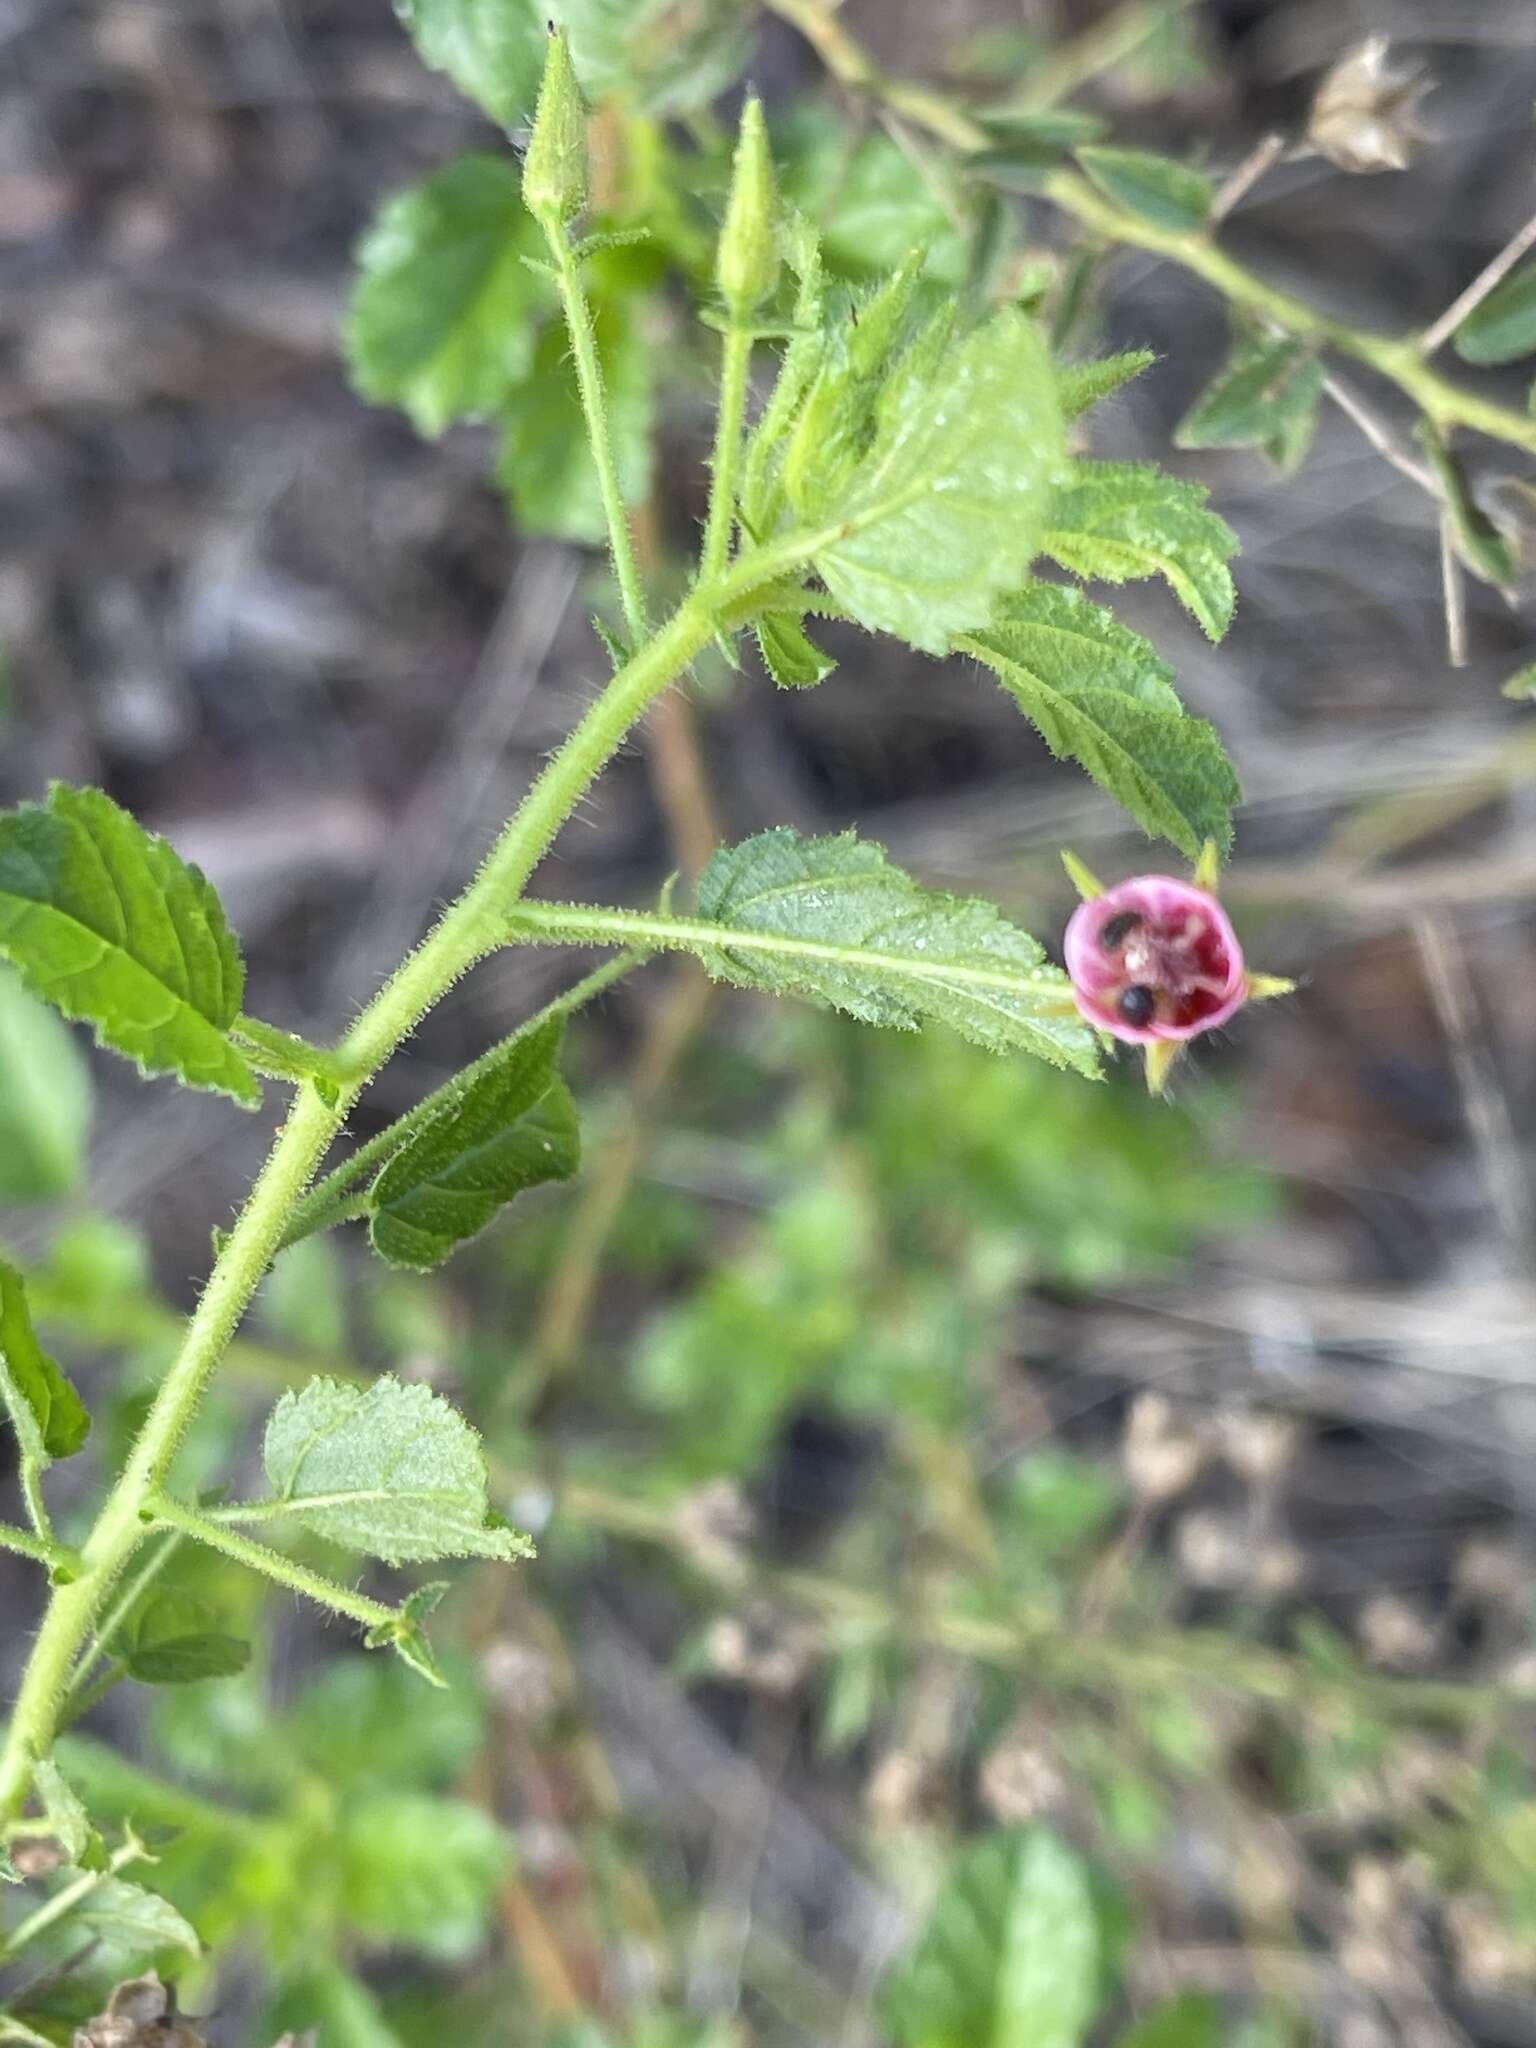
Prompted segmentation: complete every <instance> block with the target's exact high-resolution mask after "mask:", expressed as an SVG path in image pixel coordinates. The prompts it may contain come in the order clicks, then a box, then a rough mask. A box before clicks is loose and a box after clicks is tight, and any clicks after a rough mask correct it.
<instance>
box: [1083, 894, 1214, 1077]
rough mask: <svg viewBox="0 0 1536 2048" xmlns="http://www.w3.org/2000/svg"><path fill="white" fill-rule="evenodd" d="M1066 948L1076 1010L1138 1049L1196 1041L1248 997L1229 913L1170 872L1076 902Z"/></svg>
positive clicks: (1091, 1022)
mask: <svg viewBox="0 0 1536 2048" xmlns="http://www.w3.org/2000/svg"><path fill="white" fill-rule="evenodd" d="M1063 949H1064V951H1065V954H1066V962H1067V973H1068V974H1069V975H1070V976H1071V978H1072V993H1073V995H1074V996H1075V997H1076V999H1077V1006H1078V1008H1079V1009H1080V1010H1081V1011H1082V1013H1083V1015H1084V1016H1085V1017H1086V1018H1087V1019H1088V1021H1089V1023H1090V1024H1095V1025H1097V1026H1098V1027H1099V1028H1100V1029H1101V1030H1104V1031H1108V1032H1110V1033H1112V1034H1113V1036H1114V1037H1116V1038H1121V1039H1124V1040H1125V1041H1126V1042H1127V1043H1128V1044H1131V1045H1153V1044H1156V1043H1159V1042H1161V1043H1170V1042H1177V1041H1179V1040H1182V1039H1186V1038H1194V1037H1195V1036H1197V1034H1198V1033H1200V1032H1202V1031H1210V1030H1212V1029H1213V1028H1214V1027H1215V1026H1216V1025H1218V1024H1224V1023H1225V1022H1226V1021H1227V1019H1228V1018H1229V1017H1230V1016H1231V1015H1232V1014H1233V1012H1234V1011H1235V1010H1237V1009H1239V1008H1240V1007H1241V1005H1242V1004H1243V1002H1244V1001H1245V1000H1246V998H1247V994H1248V983H1247V977H1246V975H1245V973H1244V968H1243V949H1242V947H1241V946H1240V945H1239V944H1238V942H1237V934H1236V932H1234V931H1233V929H1232V923H1231V920H1230V919H1229V918H1228V916H1227V913H1226V912H1225V911H1224V910H1223V909H1222V907H1221V905H1220V903H1219V902H1218V901H1217V900H1216V898H1215V897H1214V896H1213V895H1212V894H1211V892H1210V890H1209V889H1203V888H1200V887H1199V886H1198V885H1197V884H1196V883H1194V882H1181V881H1179V880H1178V879H1177V878H1176V877H1175V876H1173V875H1133V876H1132V877H1131V879H1130V880H1129V881H1126V882H1119V883H1117V884H1116V885H1115V887H1114V888H1113V889H1106V890H1105V891H1104V893H1103V894H1102V895H1101V896H1095V897H1093V898H1091V899H1090V901H1088V902H1087V903H1082V904H1079V906H1078V908H1077V909H1076V910H1075V911H1074V912H1073V913H1072V919H1071V922H1070V923H1069V924H1068V926H1067V930H1066V937H1065V939H1064V941H1063Z"/></svg>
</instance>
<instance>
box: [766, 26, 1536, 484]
mask: <svg viewBox="0 0 1536 2048" xmlns="http://www.w3.org/2000/svg"><path fill="white" fill-rule="evenodd" d="M767 4H768V6H769V7H770V8H771V9H772V10H773V12H774V13H775V14H778V15H781V16H782V17H783V18H784V19H785V20H786V21H789V22H792V23H793V24H794V25H795V27H796V28H798V29H799V30H800V32H801V34H802V35H804V36H805V38H806V40H807V41H808V42H809V43H810V44H811V45H812V47H813V48H814V49H815V51H816V53H817V55H818V56H819V57H820V58H821V60H822V62H823V63H824V64H825V65H826V67H827V69H828V70H829V71H830V72H831V73H832V75H833V77H834V78H836V79H838V80H839V81H840V83H842V84H843V85H845V86H848V87H850V88H851V89H853V90H855V91H863V92H868V93H872V94H873V95H874V96H875V97H876V98H878V99H880V100H882V101H884V103H885V104H886V105H887V106H889V107H893V108H895V109H896V110H897V111H898V112H900V113H902V114H904V115H905V116H906V118H907V119H908V120H909V121H912V122H914V123H916V124H917V125H918V126H919V127H921V128H925V129H926V130H927V131H928V133H929V134H930V135H934V136H937V137H938V139H939V140H940V141H941V142H947V143H949V144H950V145H951V146H952V147H953V148H955V149H959V150H963V151H970V150H976V149H984V148H986V147H987V146H988V144H989V143H990V142H991V140H992V137H991V136H990V135H989V134H988V132H987V130H986V129H985V128H984V127H983V126H982V124H981V123H980V122H979V121H977V120H976V119H975V118H974V117H973V116H972V115H971V114H970V113H969V112H968V111H967V110H966V109H965V108H964V107H963V106H961V105H959V104H958V103H957V102H956V101H954V100H952V99H950V98H949V97H948V96H947V95H946V94H944V93H940V92H934V91H931V90H929V89H928V88H927V87H923V86H912V85H907V84H905V83H903V82H902V81H901V80H898V79H891V78H887V77H886V76H885V75H884V74H883V73H882V72H881V70H880V67H879V66H878V65H877V64H876V63H875V61H874V59H873V58H872V57H870V56H869V54H868V52H867V51H865V50H864V49H863V48H862V46H861V45H860V44H859V43H857V42H856V41H855V40H854V38H853V37H852V36H850V35H849V33H848V31H847V30H846V29H845V28H844V27H843V25H842V22H841V20H840V19H839V18H838V17H837V16H835V15H834V14H833V12H832V10H831V8H830V7H829V6H828V4H827V0H767ZM1044 191H1045V196H1046V198H1047V199H1049V200H1050V201H1051V202H1052V203H1053V204H1054V205H1056V206H1058V207H1060V208H1061V210H1062V211H1063V212H1065V213H1069V214H1071V215H1072V216H1073V217H1074V218H1075V219H1077V220H1079V221H1081V222H1082V223H1083V225H1084V226H1085V227H1089V228H1092V229H1093V230H1094V231H1095V233H1097V234H1100V235H1103V236H1104V237H1105V238H1106V239H1107V240H1109V241H1112V242H1119V243H1124V244H1127V245H1129V246H1131V247H1134V248H1138V249H1147V250H1150V251H1151V252H1152V253H1153V254H1155V255H1158V256H1165V257H1167V259H1168V260H1169V261H1170V262H1172V263H1177V264H1179V265H1181V266H1182V268H1184V269H1185V270H1188V271H1192V272H1193V273H1194V275H1195V276H1196V277H1202V278H1204V279H1205V281H1206V283H1207V284H1210V285H1214V286H1215V288H1216V289H1217V291H1219V292H1220V293H1221V294H1222V295H1223V297H1224V298H1226V299H1227V300H1228V301H1229V302H1230V303H1231V304H1233V305H1235V306H1244V307H1246V308H1248V309H1249V310H1250V311H1252V312H1255V313H1261V314H1263V315H1264V316H1265V318H1267V319H1269V320H1271V321H1273V322H1274V324H1275V325H1276V326H1277V327H1280V328H1283V329H1284V330H1285V332H1286V333H1288V334H1297V335H1302V336H1304V337H1306V338H1308V339H1310V340H1315V341H1318V342H1321V343H1322V344H1323V345H1324V346H1325V347H1328V348H1331V349H1335V350H1337V352H1338V353H1339V354H1340V355H1347V356H1353V357H1354V358H1355V360H1356V361H1357V362H1362V363H1367V364H1369V365H1370V367H1371V368H1372V369H1373V370H1375V371H1376V372H1377V373H1378V374H1379V375H1381V376H1382V377H1385V378H1386V379H1388V381H1389V382H1391V383H1393V384H1395V385H1396V386H1397V388H1398V389H1399V390H1400V391H1402V392H1403V393H1404V394H1405V395H1406V396H1407V397H1409V398H1411V399H1412V400H1413V402H1414V404H1415V405H1417V406H1418V408H1419V409H1420V411H1421V412H1422V413H1424V415H1425V416H1426V417H1427V418H1428V419H1430V420H1432V421H1433V422H1434V423H1435V425H1436V426H1438V427H1441V428H1446V427H1457V426H1461V427H1471V428H1472V429H1474V430H1475V431H1476V432H1477V433H1480V434H1486V435H1488V437H1489V438H1490V439H1491V440H1495V441H1503V442H1504V443H1505V444H1506V445H1507V446H1509V447H1511V448H1523V449H1525V450H1527V451H1528V452H1530V453H1532V454H1536V417H1533V416H1532V415H1530V414H1527V413H1522V412H1517V411H1516V410H1515V409H1514V408H1513V407H1512V406H1507V405H1499V404H1498V403H1496V402H1495V401H1494V400H1492V399H1487V398H1483V397H1482V396H1480V395H1479V394H1478V393H1477V392H1475V391H1468V390H1466V389H1464V388H1463V387H1462V386H1461V385H1459V384H1455V383H1453V382H1451V380H1450V379H1449V378H1446V377H1442V376H1441V375H1440V374H1439V372H1438V371H1435V370H1432V369H1431V368H1430V367H1429V366H1428V364H1427V363H1425V362H1424V361H1423V360H1422V357H1421V354H1420V349H1421V343H1420V341H1419V340H1418V339H1416V338H1415V337H1413V336H1407V337H1399V336H1395V335H1389V334H1376V333H1372V332H1370V331H1369V330H1368V329H1365V328H1359V327H1352V326H1351V325H1349V323H1348V322H1347V321H1343V320H1335V319H1333V318H1331V317H1330V316H1329V315H1328V314H1326V313H1320V312H1318V310H1317V309H1316V307H1314V306H1310V305H1308V304H1307V302H1306V300H1305V299H1299V298H1297V297H1295V295H1294V294H1293V293H1291V292H1286V291H1281V290H1280V289H1278V288H1277V287H1276V286H1274V285H1269V284H1266V283H1265V282H1264V280H1263V279H1262V278H1259V277H1255V276H1254V274H1253V272H1252V271H1251V270H1248V269H1247V268H1246V267H1245V266H1244V265H1243V264H1241V263H1239V262H1238V261H1237V260H1236V258H1235V257H1232V256H1229V255H1228V254H1227V252H1226V251H1225V250H1224V249H1222V248H1219V247H1218V246H1217V244H1216V243H1215V242H1214V241H1212V240H1211V238H1210V237H1209V236H1208V235H1205V234H1199V233H1196V234H1181V233H1179V232H1178V231H1177V230H1174V229H1169V228H1161V227H1158V226H1157V225H1156V223H1155V222H1152V221H1149V220H1144V219H1142V217H1141V216H1140V215H1139V214H1135V213H1131V212H1129V211H1128V210H1127V209H1126V208H1124V207H1120V206H1116V205H1115V204H1114V202H1113V201H1112V200H1110V199H1108V198H1106V197H1105V196H1104V195H1103V194H1101V193H1100V192H1098V191H1097V190H1096V189H1095V188H1094V187H1093V186H1091V185H1090V184H1088V182H1087V181H1086V180H1085V179H1083V178H1080V177H1079V176H1078V175H1077V174H1076V173H1075V172H1073V171H1069V170H1058V171H1053V172H1052V173H1051V175H1050V177H1049V178H1048V179H1047V180H1046V183H1045V187H1044ZM1440 324H1441V323H1440V322H1437V323H1436V325H1437V326H1438V325H1440ZM1430 332H1431V333H1433V332H1434V329H1433V328H1432V329H1431V330H1430Z"/></svg>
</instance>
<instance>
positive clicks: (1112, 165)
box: [1077, 144, 1215, 234]
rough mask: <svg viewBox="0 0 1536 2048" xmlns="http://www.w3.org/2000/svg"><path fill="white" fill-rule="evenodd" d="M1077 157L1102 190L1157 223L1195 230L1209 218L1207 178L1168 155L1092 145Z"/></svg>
mask: <svg viewBox="0 0 1536 2048" xmlns="http://www.w3.org/2000/svg"><path fill="white" fill-rule="evenodd" d="M1077 160H1078V162H1079V163H1080V164H1081V165H1082V167H1083V169H1084V170H1085V171H1086V172H1087V173H1088V175H1089V177H1090V178H1091V179H1092V180H1093V182H1094V184H1095V185H1097V186H1098V188H1099V190H1100V191H1101V192H1103V193H1105V194H1106V195H1107V196H1108V197H1109V198H1111V199H1113V200H1114V201H1115V203H1116V204H1117V205H1119V206H1124V207H1126V208H1127V209H1128V210H1129V211H1130V212H1132V213H1137V214H1140V215H1141V218H1142V219H1143V220H1149V221H1151V222H1152V223H1153V225H1154V226H1156V227H1160V228H1171V229H1172V230H1173V232H1174V233H1175V234H1195V233H1197V232H1198V231H1199V229H1201V228H1203V227H1204V226H1205V224H1206V222H1207V221H1208V220H1209V219H1210V217H1211V205H1212V201H1213V200H1214V198H1215V187H1214V186H1213V185H1212V183H1211V181H1210V179H1209V178H1208V177H1207V176H1206V175H1205V173H1204V172H1203V171H1197V170H1193V169H1192V168H1191V167H1190V166H1189V165H1188V164H1181V163H1176V162H1175V161H1174V159H1173V158H1172V157H1168V156H1154V155H1153V153H1152V152H1151V151H1150V150H1145V149H1108V148H1104V147H1101V146H1099V145H1097V144H1090V145H1088V146H1087V147H1086V148H1083V149H1080V150H1079V151H1078V152H1077Z"/></svg>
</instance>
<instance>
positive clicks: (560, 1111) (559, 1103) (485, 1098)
mask: <svg viewBox="0 0 1536 2048" xmlns="http://www.w3.org/2000/svg"><path fill="white" fill-rule="evenodd" d="M559 1052H560V1023H559V1020H558V1019H555V1020H552V1021H551V1022H550V1023H549V1024H545V1025H541V1026H540V1028H539V1029H538V1030H536V1031H529V1032H526V1033H524V1034H522V1035H521V1036H519V1037H517V1038H514V1039H513V1040H512V1041H511V1042H510V1044H509V1045H508V1046H507V1049H506V1053H505V1056H504V1057H503V1058H501V1059H499V1060H498V1061H497V1062H496V1064H495V1065H494V1066H493V1067H491V1068H490V1069H489V1070H488V1071H486V1072H485V1073H483V1074H481V1075H480V1076H479V1077H478V1079H476V1080H475V1081H473V1082H471V1083H470V1085H469V1086H468V1088H466V1089H465V1091H464V1093H463V1094H462V1095H460V1096H459V1098H458V1100H457V1101H456V1102H454V1103H452V1104H451V1105H450V1106H449V1107H448V1108H446V1109H445V1110H443V1111H442V1112H441V1114H439V1115H438V1116H436V1117H434V1118H433V1119H432V1121H431V1122H430V1123H429V1124H426V1125H424V1126H423V1128H422V1129H421V1130H419V1131H418V1132H417V1133H416V1134H415V1136H414V1137H412V1138H411V1139H410V1140H409V1141H408V1142H407V1143H406V1144H405V1145H404V1146H403V1147H402V1148H401V1150H400V1151H398V1152H397V1153H396V1154H395V1156H394V1158H393V1159H391V1160H390V1161H389V1162H388V1164H387V1165H386V1166H385V1167H384V1169H383V1171H382V1172H381V1173H380V1175H379V1177H378V1179H377V1180H376V1181H375V1182H374V1184H373V1188H372V1191H371V1194H370V1201H371V1203H372V1220H371V1222H370V1225H369V1236H370V1238H371V1240H372V1243H373V1248H374V1250H375V1251H376V1252H378V1253H379V1254H380V1256H381V1257H382V1258H385V1259H387V1260H388V1261H389V1263H390V1264H391V1265H392V1266H409V1267H413V1268H415V1269H416V1270H417V1271H421V1272H424V1271H426V1270H427V1268H429V1267H431V1266H437V1265H441V1264H442V1262H443V1260H444V1259H446V1258H448V1257H449V1256H450V1255H451V1254H452V1253H453V1252H454V1251H455V1250H456V1249H457V1247H458V1246H459V1245H461V1244H463V1243H464V1242H465V1240H466V1239H467V1238H471V1237H475V1236H477V1235H478V1233H479V1232H480V1231H482V1230H484V1228H485V1226H486V1225H487V1224H488V1223H489V1222H490V1220H491V1218H492V1217H493V1216H494V1215H495V1214H496V1212H497V1211H498V1210H499V1209H502V1208H504V1207H505V1206H506V1204H507V1203H508V1202H510V1201H512V1200H513V1199H514V1197H515V1196H517V1195H520V1194H522V1192H523V1191H524V1189H525V1188H531V1187H537V1186H538V1185H539V1184H540V1183H541V1182H542V1181H549V1180H568V1179H569V1178H570V1177H571V1175H572V1174H573V1173H574V1172H575V1171H576V1168H577V1166H578V1165H579V1163H580V1159H581V1134H580V1130H579V1128H578V1125H577V1120H576V1107H575V1104H574V1103H573V1102H572V1101H571V1098H570V1094H569V1091H568V1090H567V1088H566V1086H565V1083H564V1082H563V1081H562V1080H561V1079H560V1072H559V1064H558V1061H559Z"/></svg>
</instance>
